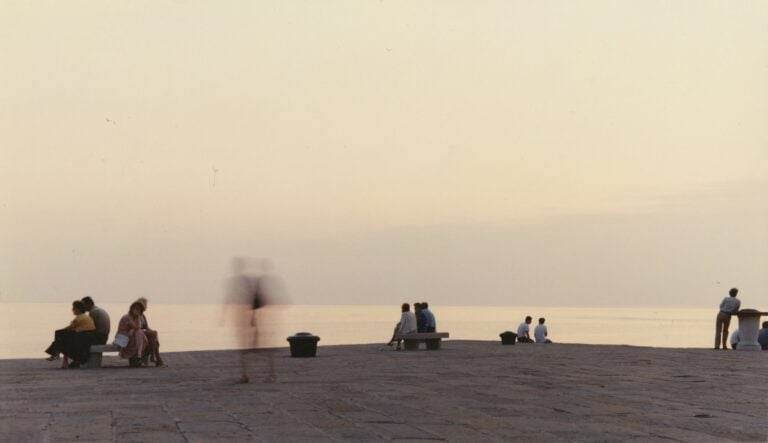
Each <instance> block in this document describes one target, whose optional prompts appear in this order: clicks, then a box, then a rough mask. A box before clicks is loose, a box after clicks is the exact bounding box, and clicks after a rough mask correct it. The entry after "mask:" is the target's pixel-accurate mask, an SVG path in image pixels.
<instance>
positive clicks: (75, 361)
mask: <svg viewBox="0 0 768 443" xmlns="http://www.w3.org/2000/svg"><path fill="white" fill-rule="evenodd" d="M72 313H73V314H74V315H75V318H74V319H73V320H72V322H71V323H70V324H69V326H67V327H66V328H63V329H59V330H57V331H56V332H55V334H54V339H53V343H51V345H50V346H48V349H46V350H45V352H46V353H48V354H49V355H50V357H48V358H47V359H46V360H48V361H54V360H56V359H58V358H59V354H64V358H63V359H62V361H61V367H62V368H67V367H69V368H77V367H80V365H81V364H83V363H85V362H86V360H88V356H89V355H90V348H91V345H92V344H94V343H95V341H96V337H95V335H94V331H95V330H96V326H94V324H93V319H91V317H90V316H89V315H88V314H86V312H85V305H84V304H83V302H81V301H80V300H75V301H74V302H72ZM69 359H72V363H70V362H69Z"/></svg>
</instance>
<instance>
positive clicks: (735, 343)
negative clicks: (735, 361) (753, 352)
mask: <svg viewBox="0 0 768 443" xmlns="http://www.w3.org/2000/svg"><path fill="white" fill-rule="evenodd" d="M740 341H741V334H739V330H738V329H734V331H733V334H731V349H736V348H737V347H739V342H740Z"/></svg>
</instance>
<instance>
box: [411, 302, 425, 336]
mask: <svg viewBox="0 0 768 443" xmlns="http://www.w3.org/2000/svg"><path fill="white" fill-rule="evenodd" d="M413 310H414V315H416V332H427V316H426V315H424V312H423V311H422V309H421V303H414V304H413Z"/></svg>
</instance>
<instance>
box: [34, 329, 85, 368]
mask: <svg viewBox="0 0 768 443" xmlns="http://www.w3.org/2000/svg"><path fill="white" fill-rule="evenodd" d="M95 343H96V336H95V335H94V332H93V331H84V332H75V331H74V330H72V329H59V330H57V331H56V332H55V333H54V335H53V343H51V345H50V346H48V349H46V350H45V352H46V353H48V354H50V355H58V354H64V355H66V356H67V357H69V358H71V359H72V360H74V361H76V362H78V363H85V362H86V361H87V360H88V356H89V355H90V350H91V349H90V348H91V345H93V344H95Z"/></svg>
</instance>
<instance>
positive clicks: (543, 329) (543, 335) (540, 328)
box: [533, 317, 552, 343]
mask: <svg viewBox="0 0 768 443" xmlns="http://www.w3.org/2000/svg"><path fill="white" fill-rule="evenodd" d="M545 321H546V320H545V319H544V317H540V318H539V324H538V325H536V328H535V329H534V330H533V337H534V338H535V339H536V343H552V340H550V339H548V338H547V326H546V325H545V324H544V322H545Z"/></svg>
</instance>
